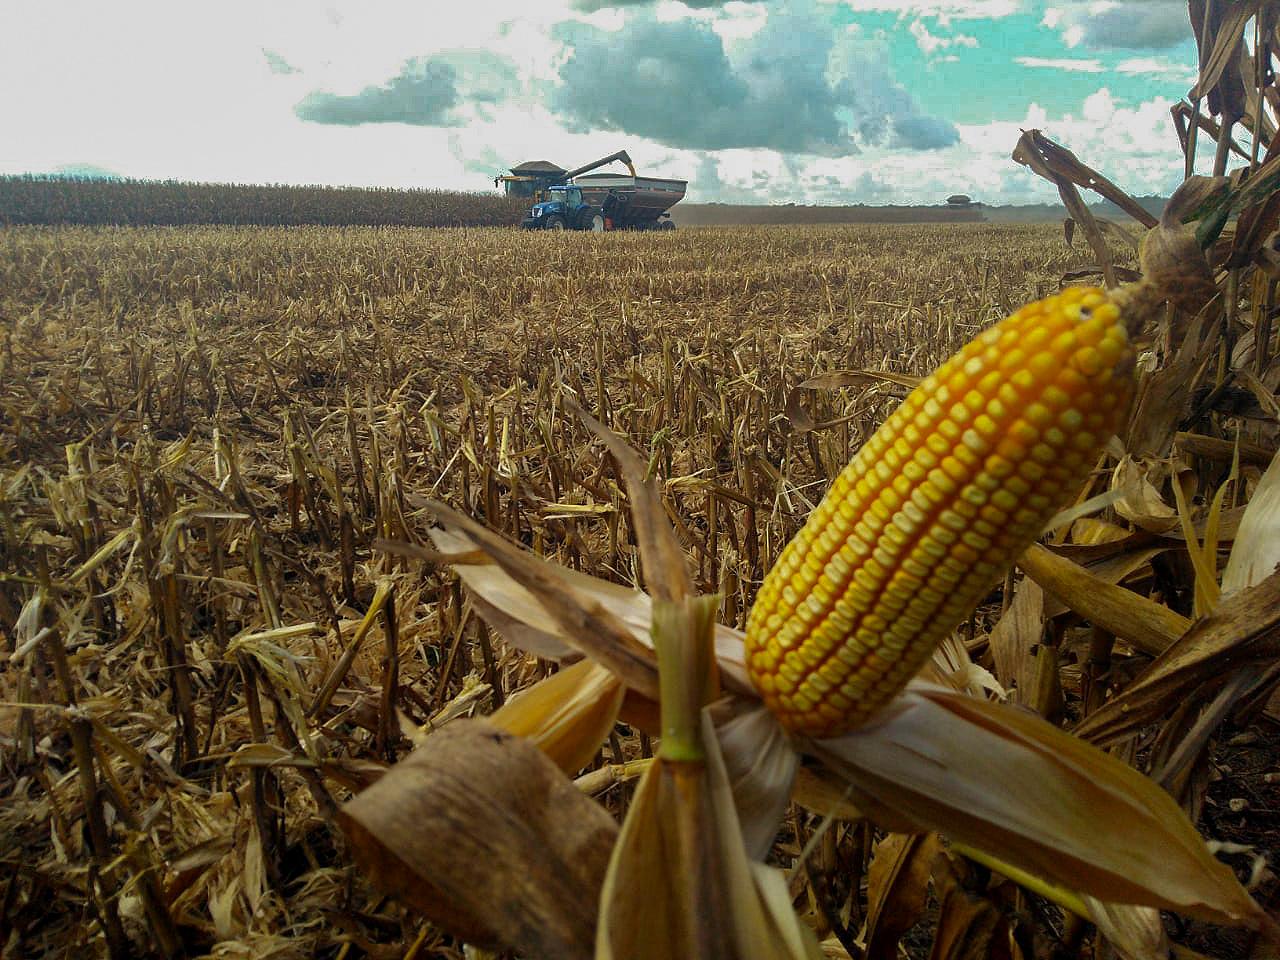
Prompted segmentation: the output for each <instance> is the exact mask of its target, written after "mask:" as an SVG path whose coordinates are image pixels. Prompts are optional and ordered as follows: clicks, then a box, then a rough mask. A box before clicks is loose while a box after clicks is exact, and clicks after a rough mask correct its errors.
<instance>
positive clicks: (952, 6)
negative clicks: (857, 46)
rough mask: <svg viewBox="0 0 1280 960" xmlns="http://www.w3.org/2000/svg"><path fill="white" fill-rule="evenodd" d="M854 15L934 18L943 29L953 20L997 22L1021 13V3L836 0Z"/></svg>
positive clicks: (1018, 0)
mask: <svg viewBox="0 0 1280 960" xmlns="http://www.w3.org/2000/svg"><path fill="white" fill-rule="evenodd" d="M840 2H843V3H844V4H845V5H846V6H848V7H849V8H850V9H852V10H853V11H855V12H857V13H896V14H898V15H899V16H901V17H937V18H938V19H939V22H941V23H942V24H943V26H946V25H947V22H948V21H949V20H951V19H956V20H999V19H1001V18H1003V17H1011V16H1013V15H1014V14H1015V13H1019V12H1021V10H1022V8H1023V3H1022V2H1021V0H840Z"/></svg>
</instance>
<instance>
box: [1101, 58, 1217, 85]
mask: <svg viewBox="0 0 1280 960" xmlns="http://www.w3.org/2000/svg"><path fill="white" fill-rule="evenodd" d="M1115 70H1116V72H1117V73H1124V74H1145V75H1147V76H1151V77H1156V78H1158V79H1160V80H1167V81H1169V82H1170V83H1185V84H1186V85H1187V86H1192V85H1194V84H1195V82H1196V79H1197V78H1198V76H1199V71H1198V70H1197V69H1196V68H1195V66H1193V65H1192V64H1189V63H1178V62H1176V61H1174V60H1170V59H1169V58H1168V57H1133V58H1131V59H1128V60H1121V61H1120V62H1119V63H1118V64H1116V67H1115Z"/></svg>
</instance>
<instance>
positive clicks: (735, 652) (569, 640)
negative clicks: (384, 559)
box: [430, 508, 754, 701]
mask: <svg viewBox="0 0 1280 960" xmlns="http://www.w3.org/2000/svg"><path fill="white" fill-rule="evenodd" d="M454 516H456V514H454V513H453V511H451V510H449V509H448V508H444V510H442V511H441V512H440V514H439V519H440V521H441V524H442V527H441V528H435V529H432V530H431V531H430V534H431V538H432V540H433V541H434V542H435V543H436V544H437V546H439V547H440V549H441V550H448V551H452V552H456V553H461V554H464V555H465V554H468V553H469V552H471V551H475V550H481V549H483V550H484V551H485V552H486V553H487V552H488V550H490V549H492V550H494V551H497V552H500V553H502V554H503V555H504V556H508V557H510V555H511V554H512V553H514V554H516V557H515V559H514V560H511V559H509V560H508V562H509V563H517V564H518V566H519V568H520V569H521V570H524V571H525V572H524V573H523V574H522V575H523V576H526V577H531V576H535V574H533V573H531V572H529V570H531V569H532V570H536V571H538V572H537V574H536V576H537V579H539V580H545V581H546V582H547V583H557V584H560V585H561V587H562V588H563V590H562V592H563V594H564V596H567V597H577V598H580V599H581V600H582V602H584V603H587V604H594V606H595V607H596V608H598V609H601V610H603V611H604V612H605V614H606V615H608V616H609V617H611V618H612V619H613V622H614V623H617V624H621V625H622V626H624V627H625V628H626V629H627V631H628V632H629V635H630V637H631V640H630V641H627V645H626V650H625V651H624V654H625V656H626V657H628V658H629V657H631V655H632V654H631V652H630V651H631V650H633V649H634V648H633V647H632V641H634V643H635V644H638V645H639V646H640V647H641V648H643V649H644V650H645V651H648V661H649V662H650V663H651V662H652V648H653V640H652V637H651V636H650V627H651V624H652V620H653V611H652V608H653V604H652V601H651V600H650V598H649V596H648V595H647V594H644V593H641V592H640V591H638V590H631V589H629V588H627V587H623V586H619V585H618V584H616V583H610V582H609V581H607V580H601V579H599V578H598V577H592V576H589V575H587V574H585V573H579V572H577V571H575V570H570V569H568V568H567V567H562V566H560V565H559V564H556V563H552V562H551V561H549V560H545V559H543V558H542V557H538V556H535V555H533V554H531V553H528V552H527V551H524V550H521V549H520V548H519V547H517V546H515V545H514V544H511V543H510V542H509V541H506V540H503V539H502V538H501V537H498V536H497V535H496V534H493V533H487V532H486V536H483V537H475V538H473V537H472V535H471V532H470V531H469V530H468V529H467V528H466V527H464V526H463V525H460V524H456V523H454V522H453V519H452V518H453V517H454ZM481 529H483V528H481ZM495 541H496V543H495ZM531 565H532V566H531ZM454 569H455V570H457V572H458V576H459V577H461V578H462V582H463V583H465V584H466V585H467V587H468V589H469V590H471V592H472V596H473V597H474V598H475V599H476V600H477V609H480V610H481V612H482V613H484V614H485V616H486V619H488V615H489V612H490V611H493V612H494V613H495V616H494V618H493V619H492V620H491V621H490V623H492V625H493V626H494V627H495V628H496V629H497V630H499V631H500V632H501V633H502V635H503V637H504V638H506V639H507V641H508V642H510V643H512V644H514V645H515V646H517V647H521V649H528V650H530V652H534V653H536V652H538V650H537V648H535V647H532V646H530V647H525V646H524V642H525V641H526V640H527V641H528V642H530V643H537V644H540V645H541V646H542V647H543V648H545V649H559V648H562V649H563V650H564V651H567V653H565V654H562V655H561V656H560V657H553V658H552V659H562V658H563V657H564V656H566V655H576V654H579V653H585V654H587V655H590V656H594V654H592V653H591V652H590V650H589V649H584V648H583V643H582V641H580V640H578V639H576V638H575V637H574V636H573V635H572V634H571V633H570V632H569V630H568V629H567V628H565V627H564V626H562V624H561V622H560V621H559V620H558V619H557V618H556V616H554V615H553V614H552V611H551V610H550V609H549V608H548V607H547V606H546V605H545V604H544V603H543V602H541V601H539V600H538V599H536V598H535V596H534V594H533V592H531V591H530V589H529V588H527V587H525V586H524V585H523V584H522V583H521V582H520V581H519V580H518V579H517V578H516V577H514V576H512V575H511V574H509V573H508V572H507V570H506V569H505V568H504V567H502V566H499V565H498V564H497V563H491V564H489V563H487V564H473V563H457V562H455V564H454ZM558 589H559V588H558ZM562 614H563V615H566V616H570V615H571V613H570V611H568V610H564V611H562ZM715 644H716V660H717V662H718V664H719V668H720V679H721V681H722V682H723V683H724V684H725V686H726V687H728V688H730V689H732V690H735V691H737V692H740V693H747V694H751V695H754V694H753V693H752V691H753V688H752V686H751V681H750V680H749V679H748V678H747V669H746V661H745V658H744V654H743V648H742V631H741V630H735V629H734V628H733V627H728V626H725V625H724V624H716V626H715ZM586 646H587V647H589V648H591V649H595V648H597V647H604V646H607V645H606V644H603V643H602V642H601V641H600V640H599V638H598V637H593V638H591V640H590V642H589V643H587V644H586ZM606 656H608V657H609V659H605V658H604V657H601V658H600V662H601V663H604V664H605V665H606V666H610V667H611V669H612V668H613V667H612V663H613V661H614V660H616V659H617V657H616V655H615V654H613V653H608V652H606ZM629 669H630V672H631V673H632V675H633V676H635V675H636V670H635V668H634V667H631V668H629ZM615 672H617V673H619V675H620V676H622V677H623V681H624V682H627V676H626V675H625V674H624V673H623V672H622V669H621V668H618V669H615ZM645 676H646V671H645V670H641V671H640V673H639V680H638V684H640V685H637V683H630V682H628V686H630V687H632V688H633V689H636V690H638V691H639V692H640V693H643V694H644V695H645V696H647V697H648V698H649V699H650V700H654V701H656V700H657V687H656V676H655V677H653V680H654V681H655V682H652V683H651V682H650V681H649V680H646V679H645Z"/></svg>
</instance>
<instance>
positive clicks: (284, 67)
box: [262, 47, 299, 75]
mask: <svg viewBox="0 0 1280 960" xmlns="http://www.w3.org/2000/svg"><path fill="white" fill-rule="evenodd" d="M262 55H263V56H264V57H265V58H266V60H267V66H268V67H269V68H270V70H271V72H272V73H278V74H281V75H288V74H290V73H298V72H299V71H298V68H297V67H295V66H294V65H293V64H291V63H290V62H289V61H288V60H286V59H285V58H284V57H282V56H280V54H278V53H276V52H275V51H274V50H268V49H267V48H266V47H263V48H262Z"/></svg>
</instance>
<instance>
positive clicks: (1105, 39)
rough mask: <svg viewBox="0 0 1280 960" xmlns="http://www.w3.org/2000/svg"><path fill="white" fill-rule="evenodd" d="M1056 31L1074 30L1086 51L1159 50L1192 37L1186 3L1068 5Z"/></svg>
mask: <svg viewBox="0 0 1280 960" xmlns="http://www.w3.org/2000/svg"><path fill="white" fill-rule="evenodd" d="M1061 9H1062V19H1061V22H1060V24H1059V28H1060V29H1062V28H1069V27H1074V28H1076V29H1077V30H1079V32H1080V42H1081V43H1082V44H1083V45H1085V46H1087V47H1096V48H1100V49H1125V50H1162V49H1165V48H1167V47H1173V46H1176V45H1177V44H1179V43H1182V42H1183V41H1185V40H1190V39H1191V38H1192V36H1193V34H1192V32H1191V20H1190V18H1189V17H1188V15H1187V4H1186V2H1185V0H1121V2H1120V3H1117V4H1116V5H1115V6H1112V7H1109V8H1100V7H1098V6H1096V5H1093V4H1084V3H1069V4H1067V5H1066V6H1064V7H1062V8H1061Z"/></svg>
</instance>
